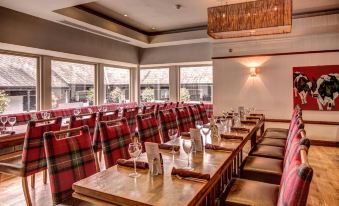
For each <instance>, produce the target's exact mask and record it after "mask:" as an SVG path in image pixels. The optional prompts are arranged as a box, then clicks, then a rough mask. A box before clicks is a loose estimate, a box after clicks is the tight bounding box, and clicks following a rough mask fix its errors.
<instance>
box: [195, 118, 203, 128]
mask: <svg viewBox="0 0 339 206" xmlns="http://www.w3.org/2000/svg"><path fill="white" fill-rule="evenodd" d="M203 125H204V123H203V122H202V121H201V120H197V121H195V128H197V129H199V130H201V128H202V126H203Z"/></svg>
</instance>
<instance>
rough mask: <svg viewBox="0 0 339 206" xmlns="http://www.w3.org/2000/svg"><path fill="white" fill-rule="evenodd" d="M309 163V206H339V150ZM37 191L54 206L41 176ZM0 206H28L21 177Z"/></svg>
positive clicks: (317, 150)
mask: <svg viewBox="0 0 339 206" xmlns="http://www.w3.org/2000/svg"><path fill="white" fill-rule="evenodd" d="M309 162H310V164H311V166H312V167H313V169H314V175H313V180H312V184H311V189H310V194H309V197H308V205H322V206H332V205H333V206H334V205H339V148H334V147H320V146H312V147H311V149H310V151H309ZM35 188H36V189H35V190H34V189H33V190H31V198H32V202H33V205H36V206H38V205H39V206H40V205H43V206H45V205H52V201H51V195H50V188H49V184H48V183H47V185H44V184H43V183H42V174H39V175H38V176H37V178H36V186H35ZM0 205H1V206H19V205H25V199H24V195H23V193H22V188H21V179H20V178H11V179H9V180H6V181H4V182H1V184H0ZM81 205H82V204H81Z"/></svg>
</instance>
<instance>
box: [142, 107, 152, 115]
mask: <svg viewBox="0 0 339 206" xmlns="http://www.w3.org/2000/svg"><path fill="white" fill-rule="evenodd" d="M153 112H155V105H152V106H143V107H142V114H148V113H153Z"/></svg>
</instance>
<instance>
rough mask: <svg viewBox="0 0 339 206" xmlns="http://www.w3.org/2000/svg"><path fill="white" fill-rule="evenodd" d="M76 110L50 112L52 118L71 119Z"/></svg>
mask: <svg viewBox="0 0 339 206" xmlns="http://www.w3.org/2000/svg"><path fill="white" fill-rule="evenodd" d="M73 110H74V108H67V109H55V110H50V111H49V112H50V113H51V117H70V116H72V115H73Z"/></svg>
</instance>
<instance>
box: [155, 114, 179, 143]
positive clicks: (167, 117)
mask: <svg viewBox="0 0 339 206" xmlns="http://www.w3.org/2000/svg"><path fill="white" fill-rule="evenodd" d="M159 123H160V131H161V136H162V141H163V142H168V141H170V137H169V136H168V130H169V129H178V125H177V121H176V116H175V114H174V111H173V110H172V109H169V110H165V111H160V112H159Z"/></svg>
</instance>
